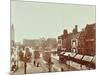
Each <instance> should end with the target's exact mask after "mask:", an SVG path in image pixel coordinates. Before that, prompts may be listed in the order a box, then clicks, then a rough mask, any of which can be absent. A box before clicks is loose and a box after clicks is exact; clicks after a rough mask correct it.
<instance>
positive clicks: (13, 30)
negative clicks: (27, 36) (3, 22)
mask: <svg viewBox="0 0 100 75" xmlns="http://www.w3.org/2000/svg"><path fill="white" fill-rule="evenodd" d="M10 32H11V46H14V44H15V29H14V26H13V24H12V25H11V31H10Z"/></svg>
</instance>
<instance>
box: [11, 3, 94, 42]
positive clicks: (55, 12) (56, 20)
mask: <svg viewBox="0 0 100 75" xmlns="http://www.w3.org/2000/svg"><path fill="white" fill-rule="evenodd" d="M95 10H96V7H95V6H94V5H76V4H62V3H42V2H33V1H11V24H13V25H14V29H15V41H16V42H21V41H22V40H23V39H39V38H41V37H45V38H48V37H49V38H57V36H59V35H61V34H62V33H63V30H64V29H67V30H68V32H72V29H73V28H74V27H75V25H78V31H81V29H82V28H85V26H86V24H91V23H96V19H95V17H96V15H95V14H96V11H95Z"/></svg>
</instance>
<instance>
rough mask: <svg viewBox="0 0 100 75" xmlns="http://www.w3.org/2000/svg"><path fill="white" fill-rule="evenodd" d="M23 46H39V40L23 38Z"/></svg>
mask: <svg viewBox="0 0 100 75" xmlns="http://www.w3.org/2000/svg"><path fill="white" fill-rule="evenodd" d="M23 45H24V46H30V47H36V46H39V40H38V39H34V40H33V39H24V40H23Z"/></svg>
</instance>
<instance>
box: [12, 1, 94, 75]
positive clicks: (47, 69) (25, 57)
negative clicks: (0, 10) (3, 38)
mask: <svg viewBox="0 0 100 75" xmlns="http://www.w3.org/2000/svg"><path fill="white" fill-rule="evenodd" d="M10 11H11V24H10V34H11V35H10V73H11V75H20V74H35V73H51V72H69V71H84V70H95V69H96V6H95V5H86V4H69V3H53V2H36V1H22V0H21V1H18V0H11V9H10Z"/></svg>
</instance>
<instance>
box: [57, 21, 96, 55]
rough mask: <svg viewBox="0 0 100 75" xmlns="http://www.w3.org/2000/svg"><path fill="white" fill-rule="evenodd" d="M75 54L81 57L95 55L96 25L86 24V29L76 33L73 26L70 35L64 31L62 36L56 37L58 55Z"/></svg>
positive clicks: (76, 29) (76, 28)
mask: <svg viewBox="0 0 100 75" xmlns="http://www.w3.org/2000/svg"><path fill="white" fill-rule="evenodd" d="M62 51H65V52H75V53H79V54H83V55H95V53H96V23H94V24H87V25H86V27H85V28H84V29H83V30H82V31H80V32H78V27H77V25H75V28H74V29H73V31H72V33H68V32H67V30H64V32H63V34H62V35H60V36H58V47H57V53H58V55H59V54H60V53H61V52H62Z"/></svg>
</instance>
